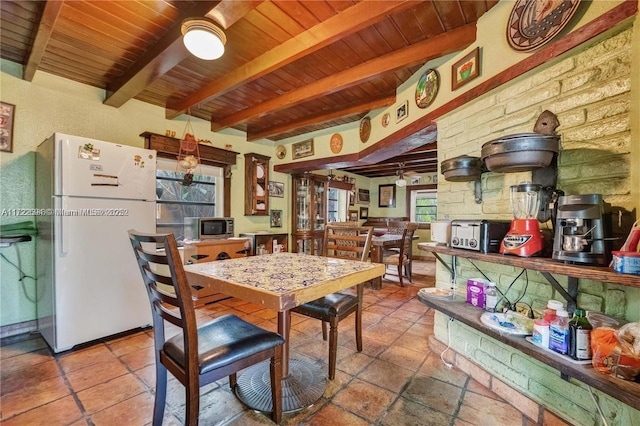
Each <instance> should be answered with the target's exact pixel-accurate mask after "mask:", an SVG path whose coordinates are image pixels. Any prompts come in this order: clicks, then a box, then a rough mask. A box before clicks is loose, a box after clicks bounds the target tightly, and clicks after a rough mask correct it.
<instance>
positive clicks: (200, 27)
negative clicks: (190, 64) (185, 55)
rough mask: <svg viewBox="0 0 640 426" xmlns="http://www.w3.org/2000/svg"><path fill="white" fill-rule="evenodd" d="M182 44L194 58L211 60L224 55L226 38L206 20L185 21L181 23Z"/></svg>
mask: <svg viewBox="0 0 640 426" xmlns="http://www.w3.org/2000/svg"><path fill="white" fill-rule="evenodd" d="M182 42H183V43H184V46H185V47H186V48H187V50H188V51H189V52H191V54H193V55H194V56H196V57H198V58H200V59H205V60H213V59H218V58H219V57H221V56H222V54H223V53H224V44H225V43H226V42H227V37H226V36H225V35H224V32H223V31H222V30H221V29H220V28H218V27H217V26H216V25H215V24H214V23H213V22H211V21H209V20H207V19H187V20H185V21H184V22H183V23H182Z"/></svg>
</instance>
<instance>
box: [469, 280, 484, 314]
mask: <svg viewBox="0 0 640 426" xmlns="http://www.w3.org/2000/svg"><path fill="white" fill-rule="evenodd" d="M488 283H489V281H487V280H485V279H483V278H469V279H468V280H467V303H469V304H470V305H473V306H477V307H478V308H482V309H484V307H485V294H484V289H485V288H486V287H487V286H488Z"/></svg>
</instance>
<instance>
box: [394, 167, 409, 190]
mask: <svg viewBox="0 0 640 426" xmlns="http://www.w3.org/2000/svg"><path fill="white" fill-rule="evenodd" d="M398 166H399V167H400V170H399V171H398V172H396V174H397V175H399V176H400V179H398V180H396V186H400V187H403V186H407V181H406V180H405V179H404V170H402V169H403V168H404V163H400V164H398Z"/></svg>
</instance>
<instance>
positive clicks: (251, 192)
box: [244, 153, 271, 216]
mask: <svg viewBox="0 0 640 426" xmlns="http://www.w3.org/2000/svg"><path fill="white" fill-rule="evenodd" d="M270 159H271V157H266V156H264V155H260V154H253V153H250V154H245V155H244V214H245V216H266V215H268V214H269V188H268V185H269V160H270Z"/></svg>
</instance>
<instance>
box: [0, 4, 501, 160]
mask: <svg viewBox="0 0 640 426" xmlns="http://www.w3.org/2000/svg"><path fill="white" fill-rule="evenodd" d="M496 3H497V0H481V1H473V2H469V1H464V0H425V1H416V0H388V1H371V0H365V1H361V0H345V1H330V0H313V1H306V0H290V1H271V0H246V1H235V0H221V1H208V0H203V1H197V0H181V1H176V0H130V1H126V2H106V1H101V0H73V1H71V0H68V1H29V0H3V1H2V2H0V12H1V13H0V26H1V28H2V31H1V32H0V35H1V39H0V53H1V55H2V58H3V59H7V60H10V61H13V62H16V63H19V64H21V65H23V66H24V68H23V78H24V79H25V80H27V81H31V80H33V78H34V76H35V75H36V73H37V72H47V73H50V74H54V75H57V76H60V77H64V78H68V79H71V80H74V81H77V82H80V83H83V84H87V85H91V86H94V87H98V88H101V89H104V91H105V98H104V103H105V104H106V105H109V106H112V107H114V108H120V107H121V106H123V105H125V104H126V103H127V102H129V101H130V100H132V99H136V100H139V101H142V102H147V103H150V104H153V105H157V106H160V107H162V108H165V115H166V117H167V118H168V119H174V118H176V117H178V116H179V115H181V114H184V113H188V114H190V115H192V116H194V117H199V118H202V119H205V120H209V121H211V129H212V130H213V131H218V130H221V129H225V128H234V129H237V130H240V131H242V132H245V133H246V135H247V143H250V142H251V141H257V140H261V139H270V140H272V141H285V142H286V139H288V138H292V137H295V136H300V135H304V134H306V133H309V132H312V131H317V130H322V129H328V128H331V127H333V126H336V125H342V124H345V123H350V122H357V121H358V120H360V119H361V118H363V117H364V116H366V115H367V114H368V113H370V112H371V111H374V110H377V109H381V108H386V107H389V106H391V105H393V104H394V103H396V101H397V99H396V93H397V89H398V87H399V86H400V85H402V84H403V83H404V82H405V81H406V80H407V79H408V78H410V77H411V76H413V75H414V74H415V73H416V72H417V71H419V70H420V69H421V67H422V66H423V65H424V64H425V63H427V62H429V61H430V60H433V59H437V58H439V57H442V56H444V55H448V54H450V53H453V52H456V51H461V50H464V49H465V48H466V47H467V46H469V45H470V44H471V43H472V42H473V41H474V40H475V35H476V28H475V25H476V22H477V20H478V19H479V18H480V16H482V15H483V14H484V13H485V12H487V11H488V10H489V9H490V8H491V7H493V6H494V5H495V4H496ZM204 16H206V17H209V18H210V19H212V20H214V21H215V22H216V23H217V24H218V25H219V26H220V27H222V28H223V29H224V31H225V33H226V36H227V40H228V41H227V44H226V47H225V54H224V55H223V57H222V58H220V59H218V60H215V61H203V60H200V59H198V58H195V57H193V56H192V55H191V54H189V53H188V51H187V50H186V48H184V46H183V44H182V34H181V24H182V21H183V20H184V19H186V18H189V17H204ZM413 148H415V147H413ZM413 148H412V149H413ZM383 152H384V153H385V155H386V156H387V158H381V159H380V160H381V161H384V160H387V159H390V158H391V157H393V156H395V154H397V153H398V152H399V151H398V150H395V151H394V150H388V149H384V150H383ZM368 155H371V154H368ZM417 155H423V153H421V152H419V153H417ZM378 157H380V155H378ZM371 158H373V156H372V157H371ZM408 163H409V162H407V164H408Z"/></svg>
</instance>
